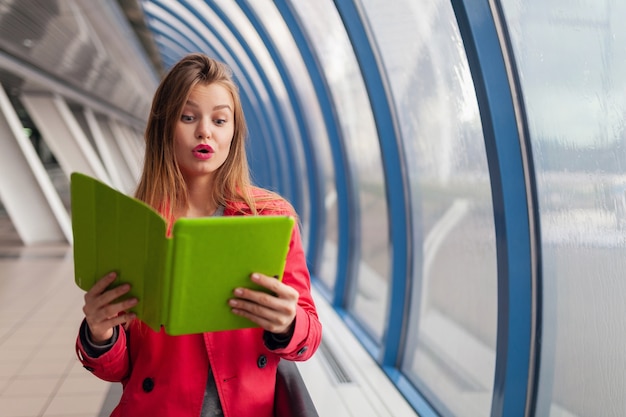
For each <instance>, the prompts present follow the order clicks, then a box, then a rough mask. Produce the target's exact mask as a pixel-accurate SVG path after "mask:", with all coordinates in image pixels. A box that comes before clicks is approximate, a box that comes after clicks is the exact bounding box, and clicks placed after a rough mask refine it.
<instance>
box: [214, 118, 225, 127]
mask: <svg viewBox="0 0 626 417" xmlns="http://www.w3.org/2000/svg"><path fill="white" fill-rule="evenodd" d="M214 123H215V124H216V125H218V126H223V125H225V124H226V119H215V120H214Z"/></svg>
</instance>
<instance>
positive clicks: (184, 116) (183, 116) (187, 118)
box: [180, 114, 195, 122]
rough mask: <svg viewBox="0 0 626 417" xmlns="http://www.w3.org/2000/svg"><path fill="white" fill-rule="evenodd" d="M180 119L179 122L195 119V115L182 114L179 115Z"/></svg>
mask: <svg viewBox="0 0 626 417" xmlns="http://www.w3.org/2000/svg"><path fill="white" fill-rule="evenodd" d="M180 120H181V122H193V121H194V120H195V117H193V116H192V115H190V114H183V115H181V116H180Z"/></svg>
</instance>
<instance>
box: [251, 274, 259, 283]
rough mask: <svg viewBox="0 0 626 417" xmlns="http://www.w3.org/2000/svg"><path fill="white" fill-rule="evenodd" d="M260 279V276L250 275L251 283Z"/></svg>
mask: <svg viewBox="0 0 626 417" xmlns="http://www.w3.org/2000/svg"><path fill="white" fill-rule="evenodd" d="M260 279H261V275H259V274H252V281H258V280H260Z"/></svg>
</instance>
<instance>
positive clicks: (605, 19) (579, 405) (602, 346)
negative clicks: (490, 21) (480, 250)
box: [502, 0, 626, 417]
mask: <svg viewBox="0 0 626 417" xmlns="http://www.w3.org/2000/svg"><path fill="white" fill-rule="evenodd" d="M502 6H503V10H504V14H505V18H506V22H507V26H508V29H509V32H510V36H511V40H512V44H513V51H514V56H515V59H516V62H517V66H518V69H519V75H520V79H521V87H522V94H523V97H524V102H525V105H526V113H527V118H528V129H529V133H530V139H531V143H532V151H533V157H534V166H535V170H536V172H535V174H536V180H537V189H538V201H539V217H540V221H541V245H542V248H541V250H542V253H541V258H542V266H543V270H542V288H541V293H542V306H541V312H542V313H541V314H542V323H541V328H542V334H541V341H542V343H541V351H540V355H541V357H540V364H541V369H540V373H539V387H538V400H537V411H536V414H537V415H541V416H569V417H574V416H600V415H601V416H605V417H611V416H614V417H618V416H622V415H624V410H626V396H624V395H623V393H624V387H625V386H626V373H624V372H623V370H624V369H626V355H624V353H623V349H622V346H623V345H624V342H625V341H626V336H625V335H626V320H624V294H625V293H626V281H625V280H624V270H625V268H626V239H625V238H624V236H625V232H626V162H625V161H626V128H625V126H626V125H625V124H624V115H625V114H626V95H624V91H625V88H626V49H625V48H624V45H625V44H626V26H624V24H623V23H622V17H623V16H624V15H626V3H625V2H620V1H614V0H595V1H590V0H586V1H581V2H569V1H567V0H545V1H544V0H528V1H525V2H519V1H512V0H503V1H502Z"/></svg>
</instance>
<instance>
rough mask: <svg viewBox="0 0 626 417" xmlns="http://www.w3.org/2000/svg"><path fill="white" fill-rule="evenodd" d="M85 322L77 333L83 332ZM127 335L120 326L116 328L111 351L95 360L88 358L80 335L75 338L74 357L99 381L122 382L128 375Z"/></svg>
mask: <svg viewBox="0 0 626 417" xmlns="http://www.w3.org/2000/svg"><path fill="white" fill-rule="evenodd" d="M84 325H85V321H83V324H82V325H81V329H80V330H79V332H82V331H83V326H84ZM126 338H127V335H126V332H125V331H124V328H123V327H122V326H120V327H118V337H117V340H116V341H115V343H114V344H113V346H111V349H109V350H108V351H107V352H105V353H103V354H101V355H100V356H98V357H97V358H94V357H91V356H89V354H88V353H87V352H88V349H86V347H85V345H84V341H83V340H82V338H81V336H80V333H79V335H78V337H77V338H76V355H77V356H78V360H79V361H80V362H81V364H82V365H83V367H84V368H85V369H87V370H88V371H89V372H91V373H92V374H94V375H95V376H97V377H98V378H100V379H103V380H105V381H109V382H123V381H125V380H126V379H127V378H128V375H129V374H130V366H129V363H130V362H129V356H128V349H127V347H126V346H127V345H126V340H127V339H126Z"/></svg>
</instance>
